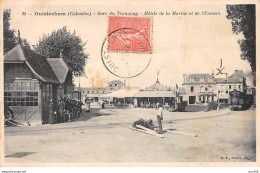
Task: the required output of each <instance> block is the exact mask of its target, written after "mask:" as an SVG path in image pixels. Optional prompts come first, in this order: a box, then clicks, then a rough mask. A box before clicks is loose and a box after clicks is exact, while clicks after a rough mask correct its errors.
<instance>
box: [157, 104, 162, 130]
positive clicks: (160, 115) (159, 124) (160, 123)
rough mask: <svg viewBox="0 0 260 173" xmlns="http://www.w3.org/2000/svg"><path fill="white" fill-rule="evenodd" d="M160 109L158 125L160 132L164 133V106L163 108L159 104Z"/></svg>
mask: <svg viewBox="0 0 260 173" xmlns="http://www.w3.org/2000/svg"><path fill="white" fill-rule="evenodd" d="M158 107H159V108H158V111H157V122H158V126H159V132H158V133H159V134H162V133H163V130H162V120H163V108H162V105H160V104H159V105H158Z"/></svg>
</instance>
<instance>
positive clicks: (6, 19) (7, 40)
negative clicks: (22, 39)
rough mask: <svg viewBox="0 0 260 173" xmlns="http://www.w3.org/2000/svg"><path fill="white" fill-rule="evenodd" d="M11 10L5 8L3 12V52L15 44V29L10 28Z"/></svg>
mask: <svg viewBox="0 0 260 173" xmlns="http://www.w3.org/2000/svg"><path fill="white" fill-rule="evenodd" d="M10 20H11V10H10V9H5V10H4V14H3V28H4V33H3V34H4V53H6V52H8V51H9V50H11V49H12V48H14V47H15V46H16V37H15V30H13V29H10Z"/></svg>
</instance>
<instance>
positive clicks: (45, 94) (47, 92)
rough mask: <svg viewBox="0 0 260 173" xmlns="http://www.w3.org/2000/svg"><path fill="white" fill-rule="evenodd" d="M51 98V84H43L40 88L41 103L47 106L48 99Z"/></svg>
mask: <svg viewBox="0 0 260 173" xmlns="http://www.w3.org/2000/svg"><path fill="white" fill-rule="evenodd" d="M52 98H53V93H52V84H45V85H43V87H42V101H43V104H49V103H50V99H52Z"/></svg>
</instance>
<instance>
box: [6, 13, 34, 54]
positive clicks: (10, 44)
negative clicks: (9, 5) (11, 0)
mask: <svg viewBox="0 0 260 173" xmlns="http://www.w3.org/2000/svg"><path fill="white" fill-rule="evenodd" d="M10 20H11V10H10V9H5V10H4V14H3V28H4V54H5V53H7V52H8V51H9V50H11V49H12V48H14V47H15V46H16V45H17V44H21V45H23V46H25V47H28V48H30V44H29V42H28V41H27V40H26V39H22V38H21V36H20V31H19V30H18V37H16V36H15V33H16V31H15V30H14V29H10Z"/></svg>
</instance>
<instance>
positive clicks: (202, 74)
mask: <svg viewBox="0 0 260 173" xmlns="http://www.w3.org/2000/svg"><path fill="white" fill-rule="evenodd" d="M209 76H210V74H206V73H201V74H199V73H198V74H189V75H188V77H209Z"/></svg>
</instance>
